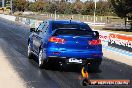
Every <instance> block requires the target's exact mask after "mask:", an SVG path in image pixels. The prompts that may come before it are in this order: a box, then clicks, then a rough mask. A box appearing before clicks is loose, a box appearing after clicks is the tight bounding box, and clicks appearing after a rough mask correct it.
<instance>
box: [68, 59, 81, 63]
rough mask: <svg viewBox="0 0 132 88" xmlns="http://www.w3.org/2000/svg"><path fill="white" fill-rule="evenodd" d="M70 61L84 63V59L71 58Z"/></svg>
mask: <svg viewBox="0 0 132 88" xmlns="http://www.w3.org/2000/svg"><path fill="white" fill-rule="evenodd" d="M68 62H69V63H82V59H76V58H69V60H68Z"/></svg>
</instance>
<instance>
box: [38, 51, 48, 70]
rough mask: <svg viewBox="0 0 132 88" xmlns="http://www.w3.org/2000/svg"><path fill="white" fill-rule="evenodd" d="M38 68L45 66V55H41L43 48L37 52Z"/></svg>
mask: <svg viewBox="0 0 132 88" xmlns="http://www.w3.org/2000/svg"><path fill="white" fill-rule="evenodd" d="M38 65H39V68H45V67H47V61H46V56H44V55H43V50H42V49H41V50H40V52H39V62H38Z"/></svg>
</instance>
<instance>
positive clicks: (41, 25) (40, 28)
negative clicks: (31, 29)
mask: <svg viewBox="0 0 132 88" xmlns="http://www.w3.org/2000/svg"><path fill="white" fill-rule="evenodd" d="M44 26H45V22H43V23H41V24H40V25H39V27H38V28H37V29H38V30H42V29H43V27H44Z"/></svg>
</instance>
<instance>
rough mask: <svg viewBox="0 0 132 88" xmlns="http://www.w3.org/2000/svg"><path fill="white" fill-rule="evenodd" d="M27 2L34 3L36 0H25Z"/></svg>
mask: <svg viewBox="0 0 132 88" xmlns="http://www.w3.org/2000/svg"><path fill="white" fill-rule="evenodd" d="M27 1H29V2H35V1H37V0H27Z"/></svg>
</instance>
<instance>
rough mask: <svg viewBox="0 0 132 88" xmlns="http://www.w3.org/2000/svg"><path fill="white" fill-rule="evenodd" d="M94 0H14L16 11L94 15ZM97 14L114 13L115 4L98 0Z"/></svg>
mask: <svg viewBox="0 0 132 88" xmlns="http://www.w3.org/2000/svg"><path fill="white" fill-rule="evenodd" d="M94 8H95V7H94V0H88V1H86V2H82V1H80V0H76V1H75V2H73V3H70V2H67V1H65V0H61V1H54V2H48V1H44V0H37V1H36V2H28V1H27V0H13V9H14V11H25V10H30V11H34V12H48V13H54V12H55V11H56V12H57V13H58V14H82V15H93V12H94ZM96 13H97V15H110V14H113V6H112V4H111V3H110V2H109V1H104V0H99V1H98V2H97V9H96Z"/></svg>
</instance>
